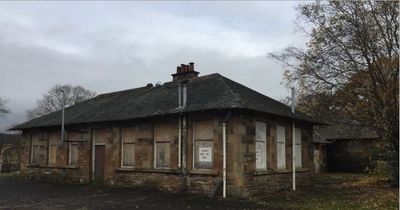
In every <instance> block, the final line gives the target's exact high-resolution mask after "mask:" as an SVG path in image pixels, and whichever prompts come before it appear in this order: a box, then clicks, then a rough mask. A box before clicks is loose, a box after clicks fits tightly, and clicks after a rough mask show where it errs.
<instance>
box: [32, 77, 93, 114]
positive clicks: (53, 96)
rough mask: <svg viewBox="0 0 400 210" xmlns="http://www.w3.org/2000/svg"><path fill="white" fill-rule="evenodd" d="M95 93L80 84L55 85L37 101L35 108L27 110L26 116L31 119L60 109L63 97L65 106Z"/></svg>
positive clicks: (90, 96) (91, 96)
mask: <svg viewBox="0 0 400 210" xmlns="http://www.w3.org/2000/svg"><path fill="white" fill-rule="evenodd" d="M95 95H96V93H95V92H93V91H90V90H87V89H85V88H83V87H82V86H71V85H56V86H54V87H53V88H51V89H50V90H49V91H48V92H47V93H46V94H44V95H43V98H42V99H40V100H38V101H37V105H36V107H35V108H33V109H31V110H29V111H28V117H29V118H30V119H32V118H36V117H40V116H43V115H46V114H49V113H52V112H55V111H58V110H61V109H62V103H63V99H64V98H65V106H66V107H68V106H72V105H75V104H77V103H80V102H83V101H85V100H87V99H90V98H93V97H94V96H95Z"/></svg>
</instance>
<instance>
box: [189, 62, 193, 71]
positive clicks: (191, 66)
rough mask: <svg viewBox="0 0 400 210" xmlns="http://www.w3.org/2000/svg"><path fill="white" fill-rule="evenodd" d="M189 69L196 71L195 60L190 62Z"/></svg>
mask: <svg viewBox="0 0 400 210" xmlns="http://www.w3.org/2000/svg"><path fill="white" fill-rule="evenodd" d="M189 71H194V63H193V62H190V63H189Z"/></svg>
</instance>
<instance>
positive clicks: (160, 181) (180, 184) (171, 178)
mask: <svg viewBox="0 0 400 210" xmlns="http://www.w3.org/2000/svg"><path fill="white" fill-rule="evenodd" d="M216 180H217V175H214V174H187V175H183V174H182V173H179V172H164V173H162V172H150V171H149V172H147V171H146V172H145V171H127V170H118V171H117V172H116V174H115V185H117V186H125V187H138V186H139V187H146V188H154V189H157V190H160V191H167V192H176V193H177V192H188V193H193V194H204V195H207V194H208V193H210V190H211V189H214V188H215V186H216V185H217V181H216Z"/></svg>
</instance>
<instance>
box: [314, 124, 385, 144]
mask: <svg viewBox="0 0 400 210" xmlns="http://www.w3.org/2000/svg"><path fill="white" fill-rule="evenodd" d="M313 136H314V142H323V141H326V140H328V141H329V140H330V141H332V140H352V139H377V138H378V135H377V134H376V133H375V132H374V131H372V130H371V129H368V128H366V127H364V126H362V125H361V124H360V123H357V122H350V121H342V122H333V123H331V125H330V126H323V127H319V128H316V129H314V135H313Z"/></svg>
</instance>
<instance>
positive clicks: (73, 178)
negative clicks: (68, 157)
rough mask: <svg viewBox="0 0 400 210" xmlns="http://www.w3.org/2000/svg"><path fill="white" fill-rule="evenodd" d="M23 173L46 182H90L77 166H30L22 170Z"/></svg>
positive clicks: (25, 175)
mask: <svg viewBox="0 0 400 210" xmlns="http://www.w3.org/2000/svg"><path fill="white" fill-rule="evenodd" d="M21 175H22V176H24V177H27V178H31V179H35V180H43V181H46V182H55V183H74V184H79V183H88V182H89V179H88V177H87V175H85V174H84V172H82V171H81V170H80V169H79V168H77V167H64V168H60V167H58V168H56V167H37V166H28V167H27V168H26V169H25V170H23V171H21Z"/></svg>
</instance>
